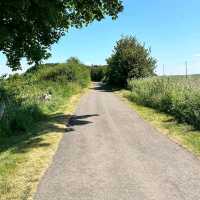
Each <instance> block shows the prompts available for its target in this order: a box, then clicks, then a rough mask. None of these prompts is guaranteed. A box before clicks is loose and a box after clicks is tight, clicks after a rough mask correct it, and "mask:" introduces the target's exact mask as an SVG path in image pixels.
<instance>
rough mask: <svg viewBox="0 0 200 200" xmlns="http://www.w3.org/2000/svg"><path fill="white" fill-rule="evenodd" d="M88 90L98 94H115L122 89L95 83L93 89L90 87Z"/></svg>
mask: <svg viewBox="0 0 200 200" xmlns="http://www.w3.org/2000/svg"><path fill="white" fill-rule="evenodd" d="M90 89H93V90H97V91H100V92H116V91H119V90H120V89H122V88H119V87H116V86H112V85H108V84H105V83H102V82H95V83H94V84H93V87H91V88H90Z"/></svg>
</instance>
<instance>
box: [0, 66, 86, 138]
mask: <svg viewBox="0 0 200 200" xmlns="http://www.w3.org/2000/svg"><path fill="white" fill-rule="evenodd" d="M89 82H90V71H89V69H88V68H87V67H86V66H84V65H80V64H76V65H71V64H56V65H54V64H51V65H48V64H47V65H40V66H38V68H32V69H29V70H28V71H27V72H26V73H25V74H22V75H18V74H15V75H12V76H10V77H9V78H8V79H5V80H2V81H1V82H0V83H1V85H0V107H1V105H3V104H5V111H4V114H3V117H2V118H1V119H0V137H1V136H2V135H13V134H22V133H24V132H27V131H28V130H29V129H30V127H31V126H33V124H34V123H35V122H37V121H39V120H41V119H44V118H45V116H46V114H48V113H49V112H52V111H54V110H56V109H57V108H58V107H59V105H60V104H62V103H63V101H66V99H67V98H68V97H70V96H71V95H73V94H75V93H77V92H78V91H80V90H81V88H84V87H86V86H87V85H88V84H89Z"/></svg>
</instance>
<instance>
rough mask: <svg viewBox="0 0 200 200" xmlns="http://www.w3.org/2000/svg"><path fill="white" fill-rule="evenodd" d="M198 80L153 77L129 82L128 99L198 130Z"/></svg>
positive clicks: (199, 125)
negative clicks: (167, 114)
mask: <svg viewBox="0 0 200 200" xmlns="http://www.w3.org/2000/svg"><path fill="white" fill-rule="evenodd" d="M199 84H200V79H199V78H195V77H194V78H189V79H185V78H179V77H175V78H173V77H166V78H164V77H162V78H159V77H154V78H146V79H138V80H130V81H129V83H128V85H129V89H130V90H131V94H130V96H129V98H130V99H131V100H132V101H135V102H137V103H139V104H142V105H145V106H149V107H152V108H155V109H158V110H160V111H163V112H166V113H169V114H171V115H173V116H174V117H175V118H176V119H177V120H178V121H181V122H186V123H188V124H191V125H193V126H194V127H196V128H198V129H200V90H199Z"/></svg>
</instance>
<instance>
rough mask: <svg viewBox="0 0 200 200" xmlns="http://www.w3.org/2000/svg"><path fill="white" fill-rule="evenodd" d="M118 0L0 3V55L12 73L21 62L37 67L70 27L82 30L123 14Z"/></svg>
mask: <svg viewBox="0 0 200 200" xmlns="http://www.w3.org/2000/svg"><path fill="white" fill-rule="evenodd" d="M122 9H123V6H122V2H121V1H120V0H1V1H0V51H2V52H3V53H4V54H5V55H6V56H7V60H8V66H10V67H11V68H12V70H17V69H20V60H21V58H23V57H25V58H27V60H28V62H29V63H30V64H32V63H36V64H38V63H39V62H40V61H41V60H42V59H45V58H47V57H48V56H49V55H50V54H49V52H48V50H49V48H50V46H51V45H52V44H53V43H55V42H57V41H58V40H59V38H60V37H61V36H63V35H64V34H65V32H66V31H67V30H68V29H69V28H70V27H76V28H81V27H82V26H86V25H88V24H89V23H91V22H92V21H94V20H98V21H100V20H101V19H103V18H104V17H105V16H107V15H109V16H111V17H112V18H113V19H115V18H116V17H117V14H118V13H119V12H120V11H122Z"/></svg>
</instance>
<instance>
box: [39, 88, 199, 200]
mask: <svg viewBox="0 0 200 200" xmlns="http://www.w3.org/2000/svg"><path fill="white" fill-rule="evenodd" d="M35 199H36V200H200V161H199V160H198V159H197V158H195V157H194V156H193V155H192V154H191V153H189V152H187V151H186V150H184V149H183V148H181V147H180V146H178V145H177V144H175V143H174V142H172V141H170V140H169V139H168V138H167V137H166V136H165V135H162V134H160V133H158V132H157V131H156V130H155V129H154V128H152V127H151V126H150V125H149V124H148V123H147V122H145V121H144V120H143V119H141V118H140V117H139V116H138V115H137V114H136V113H135V112H134V111H133V110H131V109H130V108H129V107H128V106H127V105H126V104H125V103H124V102H122V101H121V100H120V99H119V98H118V97H117V96H115V95H114V94H113V93H112V92H109V91H105V90H104V89H103V88H101V87H99V86H98V84H96V85H95V88H94V89H92V90H91V91H90V92H89V93H88V94H86V95H85V96H83V97H82V99H81V101H80V105H79V106H78V108H77V110H76V112H75V115H74V116H73V118H72V119H71V120H70V128H68V129H67V130H66V133H65V134H64V137H63V139H62V141H61V143H60V146H59V149H58V151H57V153H56V155H55V157H54V160H53V163H52V165H51V166H50V168H49V169H48V170H47V172H46V173H45V175H44V177H43V178H42V180H41V182H40V184H39V186H38V191H37V193H36V195H35Z"/></svg>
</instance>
